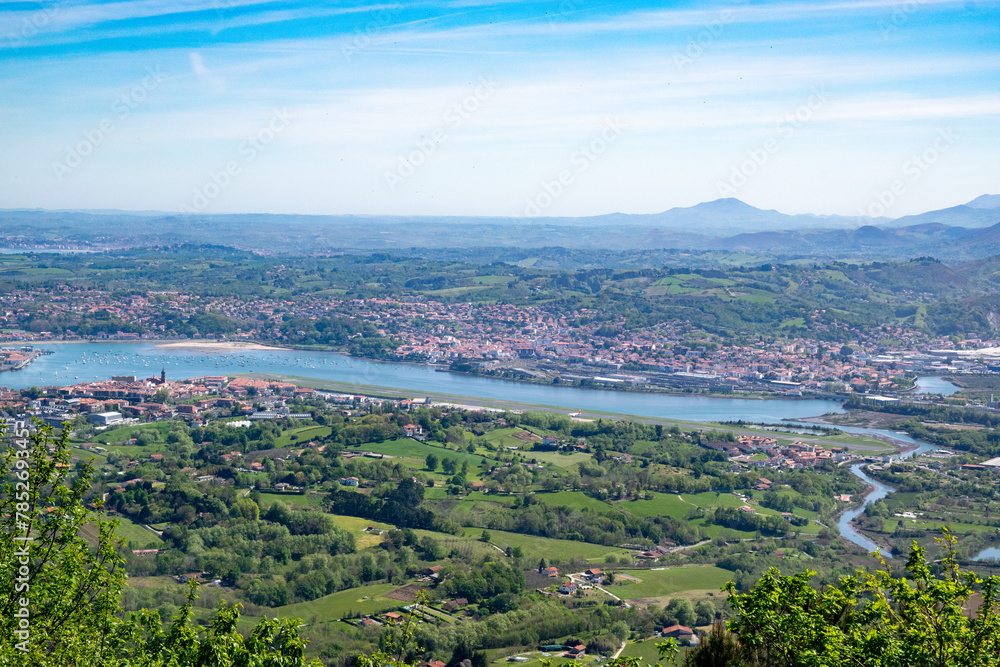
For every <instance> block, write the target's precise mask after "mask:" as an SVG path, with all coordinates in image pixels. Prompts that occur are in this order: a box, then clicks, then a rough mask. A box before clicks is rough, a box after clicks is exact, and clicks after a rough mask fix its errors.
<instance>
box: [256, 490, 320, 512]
mask: <svg viewBox="0 0 1000 667" xmlns="http://www.w3.org/2000/svg"><path fill="white" fill-rule="evenodd" d="M324 497H325V496H323V495H322V494H319V493H304V494H302V495H299V494H293V493H261V494H260V506H261V507H263V508H268V507H270V506H271V505H273V504H274V503H275V502H276V501H280V502H283V503H285V504H286V505H295V506H296V507H322V506H323V499H324Z"/></svg>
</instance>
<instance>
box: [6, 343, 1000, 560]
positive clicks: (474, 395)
mask: <svg viewBox="0 0 1000 667" xmlns="http://www.w3.org/2000/svg"><path fill="white" fill-rule="evenodd" d="M37 347H42V348H44V349H48V350H52V351H53V353H52V354H46V355H43V356H41V357H39V358H38V359H37V360H36V361H35V362H33V363H32V364H31V365H30V366H28V367H27V368H24V369H22V370H19V371H10V372H6V373H0V386H5V387H8V388H11V389H23V388H27V387H31V386H51V385H69V384H75V383H78V382H86V381H93V380H107V379H109V378H110V376H112V375H136V376H138V377H140V378H141V377H149V376H159V374H160V370H161V369H163V370H164V371H166V374H167V378H168V379H184V378H192V377H200V376H204V375H226V374H234V373H271V374H277V375H290V376H296V377H303V378H315V379H318V380H327V381H330V382H338V383H343V384H347V385H360V386H364V387H366V388H369V391H372V390H382V391H383V392H384V393H387V394H389V395H401V396H421V395H426V394H437V395H441V394H443V395H448V396H456V397H467V398H471V399H482V400H511V401H517V402H519V403H528V404H534V405H540V406H550V407H565V408H567V409H570V410H582V411H584V412H586V411H588V410H592V411H600V412H604V413H609V412H610V413H620V414H629V415H636V416H644V417H654V418H663V419H681V420H689V421H703V422H712V421H735V420H739V419H742V420H745V421H751V422H779V421H781V420H784V419H790V420H794V419H802V418H805V417H815V416H818V415H822V414H825V413H829V412H835V413H840V412H843V411H844V410H843V408H842V407H841V406H840V403H839V402H837V401H829V400H816V399H803V400H796V399H771V400H756V399H741V398H714V397H713V398H709V397H704V396H679V395H666V394H641V393H630V392H616V391H607V390H591V389H580V388H575V387H559V386H553V385H535V384H526V383H521V382H509V381H504V380H498V379H493V378H485V377H475V376H469V375H461V374H456V373H447V372H441V371H439V370H438V369H436V368H434V367H431V366H424V365H416V364H394V363H383V362H375V361H366V360H362V359H356V358H353V357H348V356H344V355H341V354H337V353H333V352H322V351H302V350H247V349H239V350H232V351H212V352H200V351H193V350H186V349H178V348H173V349H165V348H159V347H157V346H156V345H155V344H153V343H59V344H50V345H44V344H43V345H39V346H37ZM917 391H918V392H933V393H943V394H951V393H954V392H955V391H957V387H955V385H952V384H951V383H949V382H946V381H944V380H941V378H920V379H919V380H918V383H917ZM839 428H841V429H842V430H844V431H848V432H851V433H857V434H859V435H873V436H880V437H883V438H890V439H892V440H895V441H897V442H900V443H905V444H906V445H909V446H914V447H916V449H914V450H913V451H910V452H907V453H905V454H898V455H895V456H896V457H898V456H913V455H915V454H919V453H923V452H925V451H928V450H930V449H933V447H932V446H931V445H929V444H927V443H922V442H917V441H915V440H913V439H912V438H909V437H908V436H906V435H903V434H900V433H895V432H892V431H884V430H877V429H860V428H851V427H839ZM851 471H852V472H853V473H854V474H855V475H857V476H858V477H859V478H860V479H861V480H863V481H864V482H866V483H868V484H871V485H872V486H873V487H874V491H872V492H870V493H869V494H868V495H867V496H866V497H865V499H864V503H863V504H862V505H861V507H859V508H857V509H854V510H849V511H847V512H844V514H843V515H841V518H840V521H839V522H838V525H839V528H840V532H841V534H842V535H843V536H844V537H845V538H846V539H848V540H850V541H851V542H854V543H855V544H857V545H859V546H861V547H863V548H864V549H867V550H869V551H874V550H875V544H874V543H872V542H871V540H869V539H868V538H866V537H865V536H864V535H861V534H860V533H859V532H858V531H857V530H855V529H854V527H853V525H852V524H851V522H852V521H853V520H854V518H855V517H856V516H858V514H860V513H861V512H862V511H864V508H865V507H867V506H868V505H869V504H871V503H873V502H875V501H876V500H879V499H880V498H884V497H885V496H887V495H888V494H889V493H892V492H893V491H894V489H892V488H891V487H889V486H887V485H885V484H882V483H881V482H878V481H876V480H873V479H871V478H870V477H869V476H868V475H866V474H865V473H864V471H863V470H861V465H860V464H858V465H853V466H851ZM887 555H889V554H887ZM981 555H982V554H981ZM986 557H989V555H986Z"/></svg>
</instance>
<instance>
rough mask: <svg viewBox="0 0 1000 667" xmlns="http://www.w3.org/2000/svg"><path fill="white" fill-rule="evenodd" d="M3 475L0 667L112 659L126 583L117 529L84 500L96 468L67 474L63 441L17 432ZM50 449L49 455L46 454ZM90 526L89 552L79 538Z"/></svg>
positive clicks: (41, 432) (45, 431) (1, 463)
mask: <svg viewBox="0 0 1000 667" xmlns="http://www.w3.org/2000/svg"><path fill="white" fill-rule="evenodd" d="M12 435H13V442H12V444H11V446H10V447H8V448H6V450H5V451H4V452H3V458H2V459H0V469H2V471H0V472H2V476H3V479H4V480H13V483H10V482H7V483H5V484H3V486H2V487H0V637H2V639H0V664H3V665H50V664H74V663H76V664H87V663H95V662H97V663H99V662H100V661H101V660H103V659H105V658H108V657H110V653H109V651H108V648H107V645H106V639H107V637H108V635H109V634H110V633H111V632H112V629H113V628H114V627H115V625H116V622H117V618H116V612H117V607H118V596H119V593H120V592H121V590H122V587H123V586H124V585H125V570H124V568H123V565H124V562H125V561H124V559H123V558H122V557H121V556H120V555H119V554H118V552H117V550H116V541H115V538H114V524H113V523H112V522H110V521H101V520H99V519H95V518H94V517H93V515H91V514H90V512H89V511H88V509H87V507H86V506H85V504H84V499H85V497H86V495H87V493H88V492H89V491H90V483H91V479H92V475H93V468H92V467H91V466H90V465H84V466H83V467H82V469H80V470H79V472H78V473H76V474H75V475H73V476H71V474H70V469H69V462H70V453H69V444H68V441H67V438H68V435H67V434H66V433H65V432H63V433H62V434H61V435H59V436H58V437H57V438H53V437H52V429H51V428H50V427H47V426H39V427H38V429H37V430H36V431H35V432H34V433H32V434H30V435H29V434H28V429H27V428H25V425H24V424H23V423H18V424H17V425H16V426H15V431H14V433H13V434H12ZM49 445H52V447H53V451H52V452H51V453H50V452H49V451H48V447H49ZM84 527H93V528H95V529H96V530H95V533H96V534H97V546H96V548H95V549H94V550H93V551H92V550H91V549H90V546H89V545H88V544H87V542H86V540H84V539H83V537H81V535H80V531H81V530H82V529H83V528H84Z"/></svg>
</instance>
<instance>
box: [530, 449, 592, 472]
mask: <svg viewBox="0 0 1000 667" xmlns="http://www.w3.org/2000/svg"><path fill="white" fill-rule="evenodd" d="M525 456H526V457H527V458H528V459H529V460H531V459H537V460H538V462H539V463H545V464H548V465H555V466H558V467H560V468H572V467H573V466H575V465H576V464H578V463H584V462H589V461H591V460H592V459H593V457H592V456H591V455H590V454H585V453H584V452H573V453H572V454H563V453H562V452H535V451H531V452H527V453H525Z"/></svg>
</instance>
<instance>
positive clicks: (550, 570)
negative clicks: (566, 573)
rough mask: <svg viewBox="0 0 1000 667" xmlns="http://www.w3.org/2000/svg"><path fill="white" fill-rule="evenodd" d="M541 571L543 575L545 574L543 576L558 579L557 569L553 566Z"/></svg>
mask: <svg viewBox="0 0 1000 667" xmlns="http://www.w3.org/2000/svg"><path fill="white" fill-rule="evenodd" d="M542 571H543V572H544V573H545V574H546V575H547V576H549V577H558V576H559V568H558V567H555V566H552V567H547V568H545V569H544V570H542Z"/></svg>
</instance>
